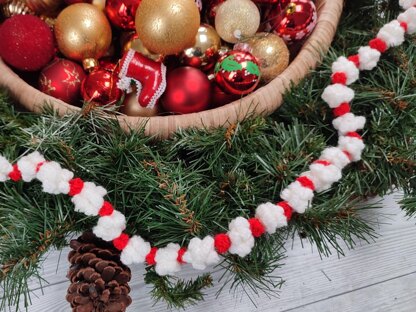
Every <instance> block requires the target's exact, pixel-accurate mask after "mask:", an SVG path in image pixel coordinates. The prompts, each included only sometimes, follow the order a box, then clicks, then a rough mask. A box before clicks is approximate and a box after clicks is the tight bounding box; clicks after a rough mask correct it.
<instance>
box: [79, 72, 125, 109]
mask: <svg viewBox="0 0 416 312" xmlns="http://www.w3.org/2000/svg"><path fill="white" fill-rule="evenodd" d="M81 94H82V97H83V99H84V101H86V102H94V103H95V104H97V105H100V106H106V105H113V104H116V103H117V102H118V101H119V100H120V99H121V97H122V95H123V92H122V91H121V90H120V89H119V88H118V87H117V75H116V74H115V73H114V72H111V71H108V70H105V69H95V70H94V71H92V72H91V73H89V74H88V75H87V77H85V79H84V80H83V81H82V85H81Z"/></svg>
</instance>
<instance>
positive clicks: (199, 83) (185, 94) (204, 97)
mask: <svg viewBox="0 0 416 312" xmlns="http://www.w3.org/2000/svg"><path fill="white" fill-rule="evenodd" d="M210 97H211V83H210V82H209V80H208V77H207V76H206V75H205V74H204V73H203V72H202V71H200V70H199V69H196V68H193V67H179V68H176V69H174V70H173V71H171V72H170V73H168V75H167V88H166V91H165V94H164V95H163V97H162V99H161V102H162V106H163V108H164V109H165V110H166V111H167V112H172V113H176V114H189V113H196V112H200V111H203V110H205V109H207V108H208V105H209V101H210Z"/></svg>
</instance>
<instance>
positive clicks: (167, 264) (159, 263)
mask: <svg viewBox="0 0 416 312" xmlns="http://www.w3.org/2000/svg"><path fill="white" fill-rule="evenodd" d="M179 249H180V246H179V245H178V244H172V243H170V244H168V245H167V246H166V247H165V248H159V249H158V250H157V252H156V256H155V261H156V266H155V270H156V273H157V274H159V275H160V276H164V275H171V274H174V273H176V272H179V271H180V270H181V264H180V263H179V262H178V260H177V258H178V251H179Z"/></svg>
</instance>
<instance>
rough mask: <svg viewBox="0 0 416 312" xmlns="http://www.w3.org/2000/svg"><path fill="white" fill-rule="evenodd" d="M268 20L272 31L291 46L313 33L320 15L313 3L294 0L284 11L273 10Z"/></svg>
mask: <svg viewBox="0 0 416 312" xmlns="http://www.w3.org/2000/svg"><path fill="white" fill-rule="evenodd" d="M268 20H270V24H271V26H272V30H273V31H274V32H275V33H276V34H277V35H279V36H280V37H282V38H283V40H285V41H286V43H288V44H291V43H295V42H299V41H302V40H304V39H306V38H307V37H308V36H309V35H310V34H311V33H312V31H313V30H314V28H315V26H316V23H317V21H318V14H317V11H316V6H315V4H314V3H313V2H312V1H310V0H292V1H291V2H290V3H289V4H288V5H287V6H286V7H285V8H284V9H283V10H280V9H274V10H272V11H271V12H270V14H269V16H268Z"/></svg>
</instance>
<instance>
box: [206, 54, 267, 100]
mask: <svg viewBox="0 0 416 312" xmlns="http://www.w3.org/2000/svg"><path fill="white" fill-rule="evenodd" d="M214 74H215V81H216V82H217V84H218V85H219V86H220V87H221V88H222V89H223V90H224V91H225V92H228V93H231V94H238V95H245V94H248V93H250V92H252V91H254V89H255V88H256V87H257V86H258V84H259V82H260V66H259V63H258V62H257V60H256V58H255V57H254V56H253V55H252V54H251V53H249V52H247V51H237V50H233V51H230V52H228V53H227V54H225V55H224V56H222V57H221V58H220V59H219V60H218V62H217V64H216V65H215V71H214Z"/></svg>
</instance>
